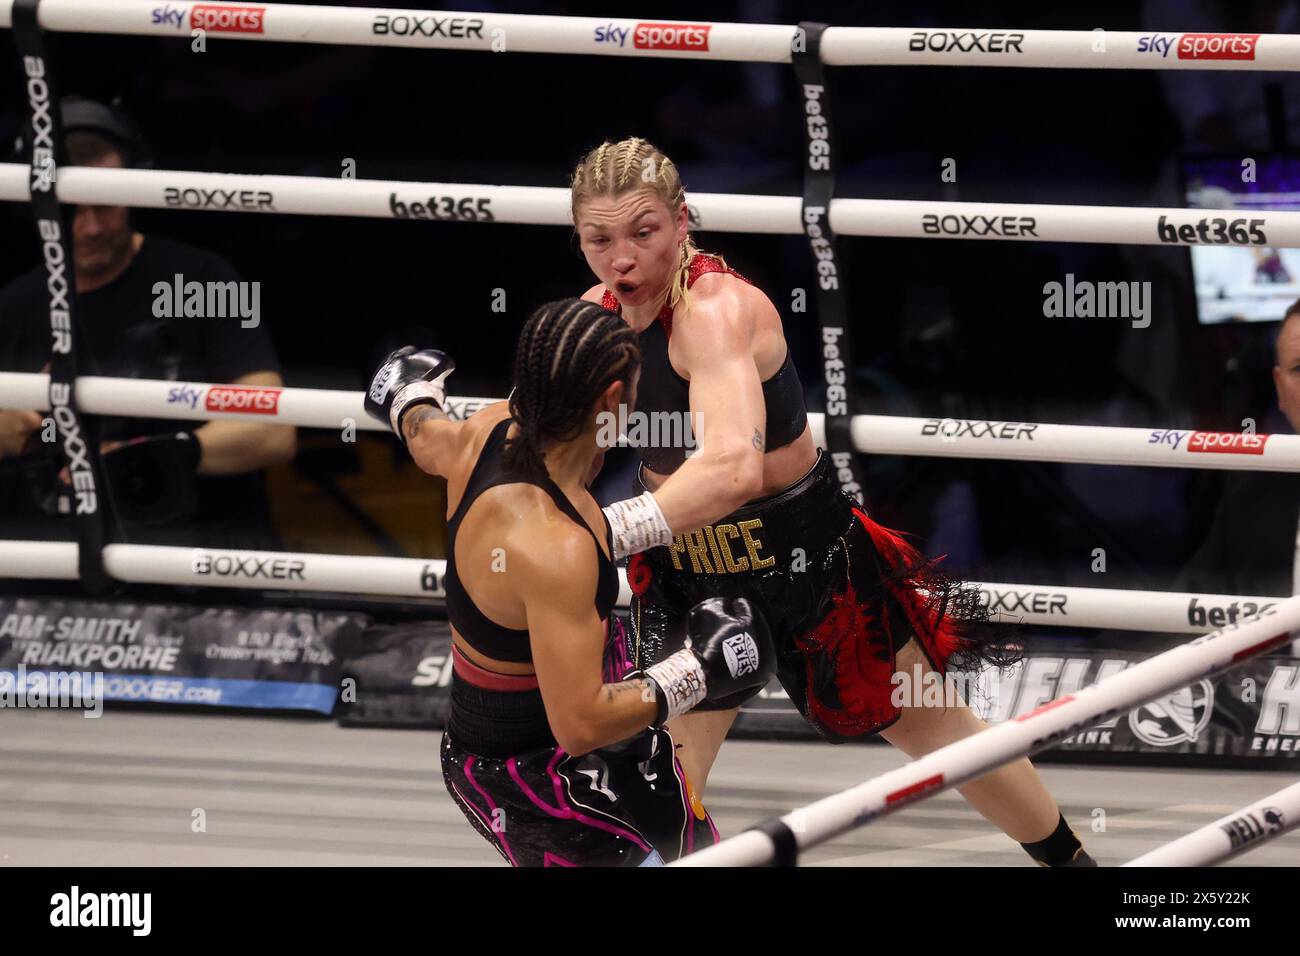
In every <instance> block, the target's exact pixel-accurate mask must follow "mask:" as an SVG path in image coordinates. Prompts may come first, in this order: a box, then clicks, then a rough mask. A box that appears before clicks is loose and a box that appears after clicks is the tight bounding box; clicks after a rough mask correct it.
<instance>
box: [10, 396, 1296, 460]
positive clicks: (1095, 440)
mask: <svg viewBox="0 0 1300 956" xmlns="http://www.w3.org/2000/svg"><path fill="white" fill-rule="evenodd" d="M48 392H49V377H48V376H47V375H41V374H33V373H28V372H0V408H15V409H33V410H36V411H46V410H48V409H49V407H50V400H49V393H48ZM74 395H75V398H76V404H77V408H78V409H80V410H81V411H84V412H89V413H91V414H95V415H126V416H135V417H141V418H168V419H176V420H179V421H209V420H214V419H242V420H244V421H255V422H261V423H264V424H265V423H269V424H280V425H299V426H302V427H304V428H333V429H341V428H346V427H351V428H356V429H361V430H364V431H387V430H388V429H387V427H386V426H385V425H383V424H382V423H380V422H378V421H375V420H374V419H373V418H371V417H370V416H369V415H367V414H366V413H365V409H364V407H363V405H362V399H363V398H364V395H363V393H362V392H347V391H343V390H341V389H322V388H263V387H254V386H243V385H216V384H212V383H210V382H169V381H163V380H159V379H126V378H104V377H99V376H81V377H78V378H77V381H76V387H75V391H74ZM498 401H501V399H495V398H463V397H450V398H448V412H449V414H450V415H451V417H452V418H454V419H457V420H463V419H465V418H467V417H468V416H470V415H472V414H474V412H476V411H478V410H479V409H481V408H483V407H484V406H487V405H491V404H493V403H494V402H498ZM824 420H825V417H824V416H823V415H822V414H821V413H820V412H812V413H809V415H808V421H809V423H810V424H811V426H812V432H813V440H814V442H815V443H816V444H817V445H819V446H821V447H825V444H826V442H825V432H824ZM852 434H853V445H854V447H855V448H856V449H857V450H858V451H860V452H864V453H867V454H875V455H917V456H921V457H933V458H977V459H989V460H995V461H1051V462H1064V463H1074V464H1094V465H1142V466H1148V467H1156V468H1210V469H1220V470H1223V469H1227V470H1239V471H1300V435H1262V434H1251V433H1245V432H1199V431H1195V430H1194V429H1186V428H1185V429H1170V428H1126V427H1117V426H1112V425H1055V424H1047V423H1043V422H1003V421H986V420H980V419H965V418H907V417H902V416H893V415H855V416H854V417H853V424H852Z"/></svg>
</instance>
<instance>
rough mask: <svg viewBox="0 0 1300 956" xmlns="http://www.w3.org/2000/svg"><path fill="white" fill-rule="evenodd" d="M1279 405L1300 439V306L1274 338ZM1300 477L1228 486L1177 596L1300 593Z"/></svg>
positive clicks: (1257, 474) (1251, 476)
mask: <svg viewBox="0 0 1300 956" xmlns="http://www.w3.org/2000/svg"><path fill="white" fill-rule="evenodd" d="M1276 355H1277V364H1276V365H1275V366H1274V367H1273V384H1274V386H1275V387H1276V389H1277V404H1278V408H1280V409H1281V411H1282V414H1283V415H1285V416H1286V419H1287V421H1288V422H1289V423H1290V425H1291V430H1292V431H1293V432H1300V300H1297V301H1296V302H1295V303H1294V304H1292V305H1291V307H1290V308H1289V309H1287V311H1286V315H1285V316H1284V317H1283V319H1282V327H1281V328H1280V329H1279V330H1278V334H1277V345H1276ZM1298 549H1300V474H1296V473H1294V472H1270V471H1239V472H1233V473H1232V474H1231V475H1230V476H1229V478H1228V480H1227V482H1225V486H1224V492H1223V497H1222V498H1221V499H1220V501H1219V507H1218V510H1217V511H1216V512H1215V515H1214V522H1213V524H1212V525H1211V526H1210V532H1209V535H1208V536H1207V537H1206V539H1205V541H1204V543H1203V544H1202V545H1201V547H1200V549H1199V550H1198V551H1197V552H1196V554H1195V556H1194V557H1193V558H1192V560H1191V562H1190V563H1189V564H1188V566H1187V568H1186V569H1185V570H1184V571H1183V574H1182V576H1181V579H1180V588H1181V589H1183V590H1189V591H1205V592H1209V593H1226V594H1259V595H1268V596H1287V595H1292V594H1297V593H1300V550H1298Z"/></svg>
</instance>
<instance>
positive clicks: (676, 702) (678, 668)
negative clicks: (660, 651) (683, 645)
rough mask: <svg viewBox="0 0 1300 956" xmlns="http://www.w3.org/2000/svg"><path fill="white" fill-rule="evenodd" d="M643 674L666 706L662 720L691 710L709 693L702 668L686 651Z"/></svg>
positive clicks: (670, 718)
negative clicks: (660, 695) (654, 684)
mask: <svg viewBox="0 0 1300 956" xmlns="http://www.w3.org/2000/svg"><path fill="white" fill-rule="evenodd" d="M645 675H646V677H649V678H650V679H651V680H652V681H654V682H655V683H656V684H658V685H659V692H660V693H661V694H662V695H663V700H664V701H666V702H667V704H668V712H667V713H666V714H664V715H663V720H672V719H673V718H674V717H680V716H681V715H682V714H684V713H686V712H687V711H688V710H691V709H692V708H694V707H695V705H696V704H698V703H700V701H702V700H704V698H705V695H706V694H707V693H708V690H709V688H708V686H707V684H706V683H705V680H704V667H703V665H701V664H700V659H699V658H698V657H696V656H695V653H694V652H693V651H690V650H680V651H678V652H677V653H676V654H673V655H672V656H671V657H668V658H666V659H665V660H662V661H660V662H659V663H658V664H655V665H654V666H653V667H647V668H646V670H645ZM661 713H662V708H661Z"/></svg>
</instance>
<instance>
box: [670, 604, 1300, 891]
mask: <svg viewBox="0 0 1300 956" xmlns="http://www.w3.org/2000/svg"><path fill="white" fill-rule="evenodd" d="M1296 628H1300V596H1297V597H1292V598H1286V599H1284V600H1282V601H1281V602H1280V603H1279V604H1277V605H1275V606H1274V607H1272V608H1270V609H1268V610H1267V611H1265V612H1263V613H1262V614H1261V615H1260V616H1258V617H1254V618H1251V619H1250V620H1249V621H1247V622H1246V623H1244V624H1239V625H1237V626H1230V627H1226V628H1223V629H1222V630H1219V631H1215V632H1214V633H1212V634H1207V635H1205V636H1203V637H1199V638H1197V639H1196V640H1194V641H1191V642H1190V643H1187V644H1184V645H1182V646H1180V647H1176V648H1174V649H1173V650H1170V651H1165V652H1164V653H1163V654H1157V655H1155V656H1154V657H1151V658H1148V659H1147V660H1145V661H1143V662H1141V663H1140V664H1135V665H1133V666H1132V667H1128V668H1126V669H1125V670H1123V671H1121V672H1120V673H1118V674H1115V675H1114V676H1112V677H1108V678H1105V679H1104V680H1101V681H1098V682H1097V683H1095V684H1092V685H1090V686H1088V687H1085V688H1084V689H1083V690H1081V691H1078V692H1077V693H1074V694H1068V695H1066V696H1065V697H1062V698H1059V699H1058V700H1054V701H1052V702H1051V703H1048V704H1044V705H1043V706H1042V707H1039V708H1038V709H1037V710H1034V711H1031V712H1030V713H1028V714H1024V715H1022V716H1020V717H1016V718H1014V719H1012V720H1008V721H1005V722H1004V723H1000V724H996V725H994V726H992V727H990V728H988V729H987V730H983V731H981V732H980V733H978V734H975V735H974V736H973V737H967V738H966V739H964V740H959V741H958V742H957V743H954V744H949V745H948V746H946V747H941V748H940V749H938V750H935V751H933V752H931V753H928V754H926V755H925V756H924V757H920V758H918V759H916V760H913V761H911V762H910V763H907V764H905V765H904V766H902V767H899V768H898V769H897V770H892V771H890V772H889V773H886V774H882V775H881V776H879V777H876V778H874V779H872V780H868V781H866V782H865V783H861V784H859V785H858V786H856V787H852V788H850V789H848V790H844V791H842V792H840V793H837V794H834V795H832V796H829V797H826V798H824V799H822V800H818V801H817V802H815V803H812V804H809V805H808V806H806V807H802V808H800V809H797V810H794V811H792V812H790V813H788V814H786V815H785V816H783V817H782V818H781V822H782V823H784V824H785V825H786V826H787V827H789V828H790V830H791V831H792V833H793V836H794V838H795V841H796V843H797V844H798V846H799V847H800V848H801V849H807V848H809V847H813V846H816V845H818V844H819V843H824V842H826V841H827V840H830V839H833V838H834V837H836V836H839V835H840V834H842V833H847V832H848V831H849V830H852V829H855V828H856V827H859V826H862V825H863V824H865V823H869V822H870V821H872V820H874V819H876V818H878V817H881V816H884V815H885V814H887V813H892V812H893V811H895V810H898V809H900V808H902V807H905V806H908V805H909V804H912V803H914V802H916V801H918V800H922V799H925V798H926V797H930V796H933V795H934V794H936V793H939V792H940V791H942V790H947V789H948V788H950V787H955V786H958V785H959V784H962V783H964V782H965V781H967V780H971V779H973V778H975V777H978V776H980V775H982V774H985V773H987V772H988V771H990V770H993V769H995V768H996V767H1000V766H1002V765H1003V764H1005V763H1010V762H1011V761H1012V760H1017V759H1019V758H1020V757H1024V756H1027V755H1029V754H1033V753H1036V752H1037V751H1039V750H1045V749H1047V748H1048V747H1050V746H1052V745H1053V744H1054V743H1055V742H1056V741H1058V740H1060V739H1062V738H1063V737H1068V736H1070V735H1071V734H1074V733H1077V732H1079V731H1081V730H1085V729H1087V728H1088V727H1091V726H1092V725H1094V724H1096V723H1098V722H1100V721H1103V720H1108V719H1109V718H1111V717H1114V716H1115V715H1116V714H1120V713H1123V712H1124V711H1126V710H1129V709H1131V708H1133V707H1135V706H1137V705H1138V704H1141V703H1142V702H1144V701H1148V700H1151V699H1153V698H1155V697H1158V696H1160V695H1161V694H1167V693H1171V692H1172V691H1175V690H1177V689H1179V688H1180V687H1185V686H1186V685H1187V684H1189V683H1191V682H1193V681H1195V680H1199V679H1200V678H1202V677H1212V676H1214V675H1216V674H1219V673H1222V672H1224V671H1227V670H1230V669H1232V668H1234V667H1236V666H1238V665H1240V664H1242V663H1243V662H1245V661H1247V660H1249V659H1250V658H1252V657H1255V656H1258V655H1260V654H1263V653H1264V652H1265V651H1268V650H1271V649H1273V648H1276V647H1280V646H1282V645H1283V644H1286V643H1288V642H1289V641H1290V635H1289V633H1288V632H1290V631H1292V630H1294V629H1296ZM773 855H774V845H773V843H772V840H771V838H769V837H768V836H766V835H765V834H763V833H759V832H757V831H753V830H748V831H746V832H744V833H740V834H738V835H736V836H734V837H732V838H730V839H728V840H724V841H723V842H722V843H720V844H718V845H716V846H712V847H709V848H707V849H705V850H701V851H700V852H698V853H695V854H693V855H691V856H688V857H685V858H684V859H682V860H680V861H678V862H677V863H675V864H673V865H674V866H761V865H763V864H765V863H767V862H768V861H770V860H771V859H772V858H773Z"/></svg>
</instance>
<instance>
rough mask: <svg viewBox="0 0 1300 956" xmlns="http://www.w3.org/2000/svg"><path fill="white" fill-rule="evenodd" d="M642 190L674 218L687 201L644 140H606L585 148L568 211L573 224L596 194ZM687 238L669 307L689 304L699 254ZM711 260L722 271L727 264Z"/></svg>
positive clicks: (666, 164)
mask: <svg viewBox="0 0 1300 956" xmlns="http://www.w3.org/2000/svg"><path fill="white" fill-rule="evenodd" d="M638 190H644V191H647V192H650V193H653V194H654V195H655V196H656V197H658V199H659V200H660V201H661V202H662V203H663V204H664V205H665V206H667V207H668V211H669V212H670V213H672V214H674V215H676V213H677V210H678V209H680V208H681V206H682V203H684V202H685V201H686V188H685V186H683V185H682V178H681V175H680V174H679V173H678V172H677V167H676V166H675V165H673V161H672V160H671V159H669V158H668V157H667V156H665V155H664V153H663V152H662V151H661V150H660V149H659V148H658V147H656V146H655V145H654V144H653V143H651V142H650V141H648V140H644V139H641V137H639V136H631V137H628V138H627V139H621V140H619V141H618V142H617V143H611V142H610V141H609V140H606V141H605V142H603V143H601V144H600V145H599V146H597V147H596V148H595V149H592V150H590V151H589V152H588V153H587V154H586V155H585V156H583V157H582V159H581V160H580V161H579V162H578V165H577V166H576V167H575V168H574V170H573V176H572V177H571V178H570V180H569V211H570V213H571V215H572V217H573V221H574V223H577V222H578V219H579V207H580V206H581V205H582V204H583V203H585V202H586V201H587V200H588V199H591V198H593V197H596V196H621V195H623V194H624V193H629V192H636V191H638ZM702 251H703V250H701V249H699V248H698V247H697V246H696V245H695V240H694V239H692V238H691V237H690V236H689V235H688V236H687V237H686V241H685V242H683V243H682V247H681V250H680V253H679V255H678V261H677V270H676V272H675V273H674V274H673V279H672V285H671V286H670V287H669V290H668V304H669V305H671V306H676V305H677V303H679V302H687V303H688V304H689V298H690V293H689V292H688V287H689V281H690V263H691V259H692V258H694V256H695V255H696V253H699V252H702ZM704 254H705V255H709V256H713V258H715V259H717V260H718V261H719V262H721V263H722V265H723V267H724V268H725V267H726V264H727V263H726V260H724V259H723V258H722V256H719V255H716V254H714V253H704Z"/></svg>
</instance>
